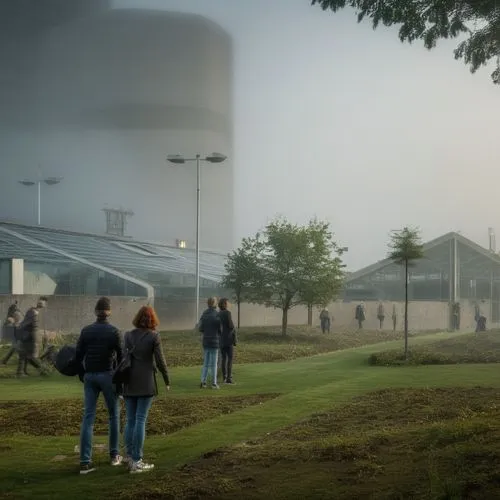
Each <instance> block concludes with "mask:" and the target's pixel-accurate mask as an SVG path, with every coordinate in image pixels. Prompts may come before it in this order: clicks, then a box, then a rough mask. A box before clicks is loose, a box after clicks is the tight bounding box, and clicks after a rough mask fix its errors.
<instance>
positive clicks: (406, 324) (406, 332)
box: [405, 261, 408, 361]
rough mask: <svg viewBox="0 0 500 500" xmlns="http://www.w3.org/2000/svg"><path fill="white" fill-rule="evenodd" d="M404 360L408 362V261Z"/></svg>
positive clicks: (406, 265) (406, 270)
mask: <svg viewBox="0 0 500 500" xmlns="http://www.w3.org/2000/svg"><path fill="white" fill-rule="evenodd" d="M405 360H406V361H408V261H406V262H405Z"/></svg>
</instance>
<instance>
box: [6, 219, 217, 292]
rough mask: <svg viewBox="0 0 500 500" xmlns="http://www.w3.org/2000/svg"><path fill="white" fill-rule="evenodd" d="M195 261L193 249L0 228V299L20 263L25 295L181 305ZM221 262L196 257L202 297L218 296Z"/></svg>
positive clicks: (27, 228) (191, 284)
mask: <svg viewBox="0 0 500 500" xmlns="http://www.w3.org/2000/svg"><path fill="white" fill-rule="evenodd" d="M195 257H196V255H195V251H194V250H193V249H186V248H177V247H172V246H167V245H163V244H159V243H150V242H139V241H136V240H132V239H127V238H118V237H112V236H108V235H106V236H101V235H94V234H82V233H73V232H69V231H62V230H55V229H47V228H44V227H38V226H36V227H34V226H24V225H18V224H11V223H5V222H0V293H2V294H9V293H11V290H12V283H11V279H12V259H20V260H22V261H23V273H24V283H23V293H25V294H47V295H111V296H136V297H151V298H153V297H157V298H168V299H171V300H175V299H180V300H182V299H183V298H186V297H189V298H191V297H192V295H193V289H194V287H195V263H196V260H195ZM225 259H226V256H225V255H223V254H219V253H212V252H201V255H200V279H201V290H202V293H205V294H214V293H218V288H219V282H220V280H221V278H222V275H223V273H224V262H225Z"/></svg>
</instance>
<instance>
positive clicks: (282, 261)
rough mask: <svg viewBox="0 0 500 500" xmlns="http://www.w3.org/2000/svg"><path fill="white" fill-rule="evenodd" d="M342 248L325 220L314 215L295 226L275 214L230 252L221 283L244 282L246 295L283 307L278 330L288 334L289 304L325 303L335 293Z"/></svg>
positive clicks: (271, 305) (339, 281)
mask: <svg viewBox="0 0 500 500" xmlns="http://www.w3.org/2000/svg"><path fill="white" fill-rule="evenodd" d="M342 251H343V249H342V248H340V247H339V246H338V245H337V244H336V243H335V242H334V240H333V234H332V232H331V231H330V225H329V224H328V223H326V222H320V221H317V220H312V221H310V222H309V224H308V225H306V226H299V225H296V224H292V223H290V222H288V221H286V220H285V219H277V220H275V221H273V222H270V223H269V224H268V225H267V226H266V228H265V229H264V231H262V232H261V233H257V235H256V236H255V237H253V238H248V239H246V240H244V241H243V244H242V246H241V247H240V248H239V249H238V250H237V251H236V252H234V254H233V257H232V264H231V263H229V262H228V264H227V265H226V273H227V275H226V277H225V279H224V283H225V284H226V285H230V286H229V287H230V288H231V289H233V290H235V286H236V285H238V284H241V283H243V282H244V283H245V285H244V288H246V289H247V290H248V291H249V292H248V293H247V296H246V297H245V300H248V301H249V302H253V303H257V304H263V305H265V306H267V307H275V308H277V309H281V311H282V313H283V314H282V331H283V334H286V331H287V325H288V311H289V310H290V309H291V308H293V307H295V306H297V305H299V304H307V305H324V304H326V303H328V302H330V301H331V300H332V299H333V298H335V296H336V295H337V293H338V291H339V289H340V287H341V286H342V279H343V266H342V261H341V258H340V255H341V254H342ZM230 259H231V257H230ZM237 259H239V260H240V262H243V263H247V264H246V270H247V271H249V273H247V271H243V268H242V267H241V266H239V267H238V266H236V267H234V266H233V264H234V263H235V262H237ZM248 263H251V264H248ZM238 269H239V271H238ZM237 273H240V274H239V276H238V275H237ZM235 293H236V291H235Z"/></svg>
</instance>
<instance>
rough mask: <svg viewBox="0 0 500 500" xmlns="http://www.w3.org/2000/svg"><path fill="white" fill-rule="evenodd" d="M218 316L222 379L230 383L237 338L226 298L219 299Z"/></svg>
mask: <svg viewBox="0 0 500 500" xmlns="http://www.w3.org/2000/svg"><path fill="white" fill-rule="evenodd" d="M219 318H220V322H221V335H220V352H221V359H222V380H223V381H224V383H225V384H232V383H233V355H234V348H235V347H236V344H237V340H238V339H237V337H236V329H235V328H234V323H233V318H232V316H231V311H230V310H229V309H228V300H227V299H220V300H219Z"/></svg>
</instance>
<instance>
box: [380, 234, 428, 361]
mask: <svg viewBox="0 0 500 500" xmlns="http://www.w3.org/2000/svg"><path fill="white" fill-rule="evenodd" d="M423 256H424V246H423V244H422V240H421V238H420V230H419V229H417V228H409V227H404V228H403V229H401V230H399V231H393V232H392V234H391V239H390V242H389V259H391V260H392V261H393V262H394V263H395V264H398V265H400V266H403V269H404V273H405V315H404V331H405V359H406V360H408V284H409V274H408V273H409V268H410V267H412V266H413V265H415V263H416V261H417V260H419V259H421V258H422V257H423Z"/></svg>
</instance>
